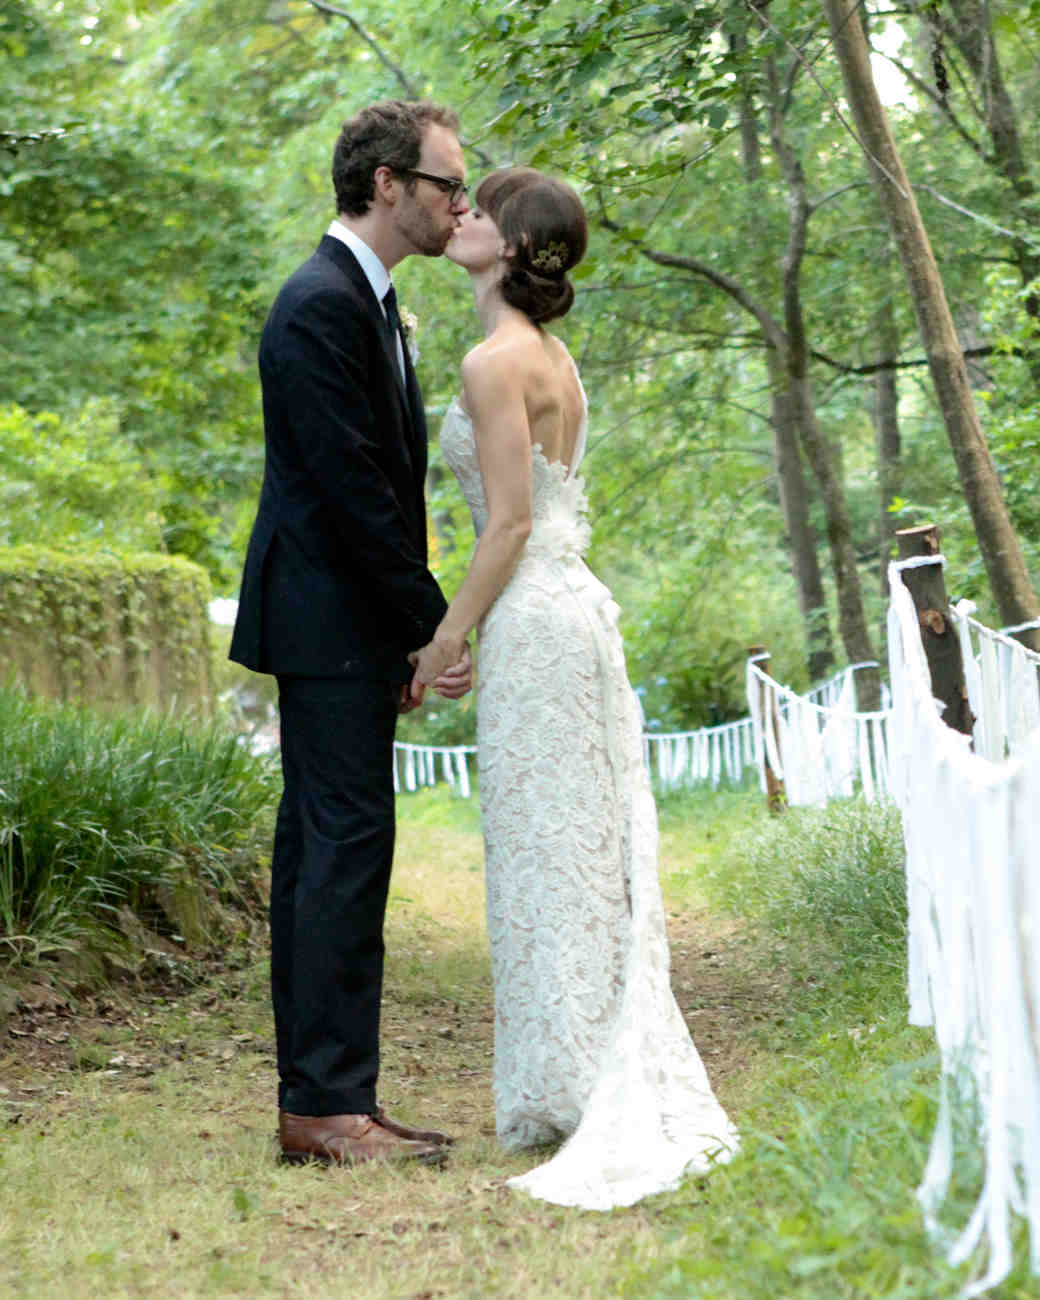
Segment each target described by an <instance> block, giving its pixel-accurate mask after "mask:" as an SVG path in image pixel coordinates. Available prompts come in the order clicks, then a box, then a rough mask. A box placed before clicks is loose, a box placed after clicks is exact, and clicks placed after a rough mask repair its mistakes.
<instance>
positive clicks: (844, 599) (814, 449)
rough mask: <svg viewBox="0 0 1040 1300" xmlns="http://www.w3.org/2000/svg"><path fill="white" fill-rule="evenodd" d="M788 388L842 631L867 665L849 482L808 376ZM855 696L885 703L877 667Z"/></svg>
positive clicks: (867, 704) (875, 704)
mask: <svg viewBox="0 0 1040 1300" xmlns="http://www.w3.org/2000/svg"><path fill="white" fill-rule="evenodd" d="M788 391H789V397H790V402H791V406H792V414H793V417H794V420H795V423H796V424H797V427H798V434H799V438H800V440H801V444H802V447H803V448H804V449H805V455H806V459H807V460H808V462H809V464H810V465H811V466H812V470H813V473H814V474H815V475H816V479H817V482H818V483H819V485H820V492H821V495H822V497H823V509H824V514H825V515H826V517H827V540H828V542H829V543H830V551H831V567H832V568H833V570H834V584H835V586H836V587H837V591H838V630H839V632H840V633H841V639H842V644H843V645H844V646H845V653H846V655H847V656H848V659H849V663H853V664H855V663H863V662H865V661H868V660H871V659H874V658H876V656H875V654H874V647H873V645H872V644H871V640H870V630H869V628H868V626H867V616H866V611H865V610H864V608H863V592H862V588H861V587H860V581H859V570H858V569H857V567H856V552H855V549H854V548H853V545H852V521H851V519H850V517H849V510H848V504H847V503H846V500H845V486H844V484H843V483H842V481H841V476H840V475H839V474H838V470H837V465H836V464H835V459H834V453H833V451H832V450H831V447H830V445H829V444H828V442H827V439H826V437H825V435H824V432H823V430H822V429H821V428H820V424H819V421H818V420H817V418H816V408H815V405H814V403H813V397H812V389H811V387H810V384H809V380H808V378H807V377H806V376H804V375H803V376H796V375H791V376H790V388H789V390H788ZM856 694H857V698H858V700H859V707H860V708H861V709H877V708H880V707H881V679H880V676H879V674H878V670H877V669H876V668H874V669H868V670H865V671H864V672H862V673H860V675H859V679H858V681H857V683H856Z"/></svg>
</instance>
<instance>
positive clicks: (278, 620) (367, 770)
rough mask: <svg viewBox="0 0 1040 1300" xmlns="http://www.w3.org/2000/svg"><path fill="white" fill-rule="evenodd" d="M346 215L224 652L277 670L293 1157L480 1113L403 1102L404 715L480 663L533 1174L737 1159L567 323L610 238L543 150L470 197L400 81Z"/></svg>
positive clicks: (298, 340) (442, 133)
mask: <svg viewBox="0 0 1040 1300" xmlns="http://www.w3.org/2000/svg"><path fill="white" fill-rule="evenodd" d="M332 181H333V187H334V191H335V200H336V209H337V216H336V218H335V219H334V220H333V221H332V223H331V225H330V226H329V228H328V231H327V232H326V234H325V235H324V237H323V238H322V240H321V242H320V244H319V245H318V248H317V250H316V251H315V253H314V255H313V256H312V257H310V258H309V259H308V260H307V261H306V262H304V264H303V265H302V266H301V267H300V268H299V269H298V270H297V271H295V272H294V273H293V274H292V275H291V276H290V277H289V279H288V280H287V281H286V283H285V284H284V285H283V286H282V289H281V291H280V292H279V294H278V296H277V298H276V299H275V302H274V305H273V307H272V308H271V312H270V315H269V317H268V319H267V323H266V325H265V326H264V330H263V335H262V338H261V342H260V354H259V363H260V378H261V384H262V391H263V412H264V433H265V446H266V461H265V469H264V478H263V486H262V488H261V491H260V500H259V505H258V509H257V515H256V521H255V523H254V526H253V531H252V535H251V538H250V542H249V548H248V553H247V556H246V562H245V570H244V574H243V578H242V590H241V599H240V601H239V609H238V618H237V622H236V625H235V631H234V636H233V639H232V644H231V652H230V653H231V658H232V659H235V660H237V661H238V662H239V663H242V664H244V665H246V666H247V667H248V668H251V669H253V670H255V671H257V672H264V673H273V674H274V675H275V677H276V678H277V681H278V698H279V711H280V717H281V755H282V769H283V776H284V792H283V794H282V799H281V802H280V805H279V809H278V819H277V825H276V829H275V840H274V851H273V857H272V866H271V877H272V879H271V907H270V922H271V992H272V1000H273V1005H274V1020H275V1031H276V1039H277V1055H278V1076H279V1085H278V1106H279V1136H280V1145H281V1153H282V1158H283V1159H284V1160H286V1161H289V1162H293V1163H295V1162H306V1161H321V1162H324V1163H336V1164H360V1163H364V1162H368V1161H395V1162H397V1161H416V1162H420V1163H423V1164H441V1163H443V1162H444V1161H445V1159H446V1158H447V1154H448V1151H449V1148H450V1146H451V1145H452V1143H453V1142H454V1139H453V1138H450V1137H448V1136H447V1135H445V1134H443V1133H438V1132H436V1131H433V1130H430V1129H420V1128H413V1127H411V1126H410V1125H407V1124H405V1123H402V1122H401V1121H400V1120H398V1119H395V1118H392V1117H391V1116H390V1115H389V1114H387V1112H386V1111H385V1110H384V1109H382V1107H381V1106H380V1105H379V1101H378V1097H377V1091H376V1084H377V1077H378V1071H379V1010H380V996H381V987H382V974H383V954H384V947H383V918H384V913H385V910H386V900H387V893H388V888H389V882H390V871H391V863H392V858H393V847H394V790H393V742H394V728H395V723H396V718H397V715H398V714H399V713H403V712H407V711H408V710H410V709H413V708H416V707H418V706H419V705H420V704H421V703H422V701H423V698H424V694H425V692H426V691H427V690H432V691H434V692H436V693H437V694H438V695H440V696H442V697H444V698H446V699H458V698H460V697H461V696H463V695H464V694H466V693H467V692H468V691H469V690H470V689H471V687H472V682H473V661H472V656H471V651H470V645H469V638H470V634H471V633H472V632H474V630H475V631H476V633H477V638H478V644H479V651H480V662H479V680H478V684H477V738H478V769H479V776H480V801H481V809H482V816H483V828H484V840H485V856H486V887H487V926H488V935H489V940H490V946H491V959H492V969H493V975H494V996H495V1058H494V1094H495V1110H496V1127H497V1133H498V1137H499V1140H500V1142H501V1143H502V1145H503V1146H504V1147H505V1148H507V1149H509V1150H516V1149H520V1148H525V1147H535V1146H542V1145H544V1144H546V1143H561V1142H562V1143H563V1145H562V1146H560V1147H559V1149H558V1150H557V1152H556V1154H555V1155H554V1156H553V1157H552V1158H551V1159H549V1160H548V1161H547V1162H544V1163H540V1164H539V1165H538V1166H537V1167H535V1168H534V1169H532V1170H531V1171H530V1172H528V1173H526V1174H523V1175H521V1176H519V1177H517V1178H513V1179H511V1180H510V1182H511V1184H513V1185H515V1186H518V1187H522V1188H525V1189H526V1190H527V1191H528V1192H530V1193H531V1194H532V1195H535V1196H538V1197H540V1198H542V1199H545V1200H549V1201H553V1202H556V1203H558V1204H563V1205H578V1206H584V1207H587V1208H591V1209H608V1208H610V1207H612V1206H616V1205H628V1204H631V1203H633V1202H634V1201H636V1200H639V1199H641V1198H642V1197H644V1196H647V1195H651V1194H652V1193H654V1192H658V1191H661V1190H663V1189H665V1188H667V1187H671V1186H674V1185H676V1183H677V1182H678V1180H679V1179H680V1178H681V1177H682V1175H683V1174H684V1173H685V1172H688V1171H689V1172H694V1171H695V1172H703V1171H704V1170H706V1169H707V1168H709V1167H710V1166H711V1165H712V1164H713V1163H714V1162H717V1161H722V1160H725V1159H728V1158H729V1157H730V1156H731V1155H732V1153H733V1152H734V1151H735V1149H736V1146H737V1136H736V1132H735V1130H734V1128H733V1126H732V1124H731V1123H730V1121H729V1119H728V1118H727V1116H726V1114H725V1112H724V1111H723V1109H722V1107H721V1106H720V1104H719V1102H718V1101H717V1100H716V1098H715V1096H714V1094H713V1092H712V1090H711V1086H710V1084H709V1082H708V1078H707V1075H706V1073H705V1070H704V1066H703V1064H702V1063H701V1059H700V1057H699V1055H698V1053H697V1049H696V1048H695V1046H694V1044H693V1042H692V1040H691V1038H690V1036H689V1033H688V1031H687V1029H686V1025H685V1022H684V1021H683V1019H682V1015H681V1013H680V1012H679V1009H678V1007H677V1006H676V1003H675V1000H674V998H673V996H672V993H671V988H670V983H669V973H668V947H667V938H666V935H665V923H664V912H663V907H662V902H661V893H660V887H659V883H658V876H657V818H656V810H655V807H654V801H653V796H652V793H651V789H650V783H649V778H648V775H647V772H646V769H645V766H644V763H643V753H642V716H641V711H640V708H639V704H638V701H637V699H636V696H635V694H634V692H633V691H632V689H631V687H630V685H629V682H628V677H627V673H626V669H625V659H624V651H623V647H622V642H621V638H620V635H619V633H618V629H617V615H618V608H617V606H616V605H615V603H614V602H613V600H612V599H611V596H610V592H609V591H608V590H607V589H606V587H604V586H603V584H602V583H600V582H599V581H598V580H597V579H596V578H595V577H593V575H592V573H591V572H590V571H589V569H588V568H587V567H586V565H585V562H584V560H583V558H582V557H583V554H584V551H585V549H586V546H587V544H588V539H589V526H588V523H587V520H586V512H587V500H586V496H585V489H584V484H583V481H582V479H581V478H579V477H578V468H579V465H580V463H581V459H582V455H583V453H584V450H585V445H586V438H587V430H588V407H587V402H586V396H585V391H584V389H583V387H582V383H581V379H580V377H579V375H578V371H577V368H576V366H575V364H574V362H573V360H572V359H571V356H570V354H569V353H568V351H567V349H566V347H565V346H564V345H563V343H561V342H560V340H559V339H557V338H556V337H554V335H553V334H552V333H551V332H549V330H548V329H547V328H546V325H547V324H548V323H549V322H550V321H552V320H555V319H558V318H560V317H562V316H563V315H564V314H565V313H566V312H567V311H568V310H569V309H570V307H571V305H572V303H573V300H574V290H573V287H572V285H571V283H570V280H569V276H568V273H569V272H570V271H572V270H573V268H574V267H575V266H576V265H577V264H578V263H579V261H580V260H581V258H582V257H583V255H584V253H585V249H586V242H587V223H586V217H585V212H584V210H583V208H582V204H581V201H580V199H579V198H578V195H577V194H576V193H575V191H574V189H573V188H572V187H571V186H570V185H568V184H566V183H565V182H563V181H562V180H559V179H556V178H553V177H550V176H547V175H544V174H543V173H541V172H538V171H535V170H533V169H531V168H526V167H509V168H505V169H503V170H500V171H495V172H492V173H491V174H490V175H489V176H488V177H486V178H485V179H484V180H483V181H482V183H481V184H480V186H479V187H478V188H477V190H476V193H475V195H474V201H473V203H472V204H471V203H470V200H469V197H468V192H467V186H466V166H465V161H464V158H463V151H462V146H461V144H460V141H459V137H458V120H457V118H456V116H455V114H454V113H453V112H452V111H451V110H450V109H447V108H445V107H443V106H440V105H437V104H433V103H429V102H418V103H405V102H401V101H387V102H383V103H378V104H374V105H372V106H370V107H368V108H366V109H364V110H363V111H362V112H360V113H358V114H357V115H356V116H355V117H353V118H351V119H350V120H349V121H347V122H346V123H345V124H344V125H343V128H342V130H341V132H340V135H339V138H338V139H337V141H336V144H335V148H334V151H333V158H332ZM442 254H443V255H445V256H446V257H448V258H449V259H450V260H451V261H452V262H454V263H455V264H456V265H457V266H459V267H460V268H461V269H462V270H464V271H465V272H466V273H467V274H468V275H469V279H470V284H471V286H472V289H473V295H474V302H475V306H476V317H477V322H478V323H479V326H480V328H481V330H482V332H483V339H482V341H480V342H479V343H477V344H476V346H475V347H473V349H472V350H471V351H470V352H468V353H467V355H466V356H465V358H464V359H463V361H462V366H461V381H460V386H459V396H458V397H457V398H456V399H455V400H454V401H453V402H452V404H451V406H450V408H449V410H448V414H447V417H446V419H445V422H444V426H443V428H442V430H441V435H440V441H441V449H442V451H443V454H444V456H445V459H446V460H447V461H448V463H449V465H450V466H451V468H452V470H453V471H454V473H455V474H456V476H457V477H458V480H459V483H460V485H461V488H462V491H463V493H464V494H465V497H466V499H467V502H468V504H469V507H470V510H471V512H472V515H473V522H474V526H475V530H476V534H477V538H478V540H477V544H476V547H475V549H474V552H473V556H472V559H471V561H470V565H469V569H468V572H467V574H466V576H465V579H464V581H463V582H462V584H461V586H460V587H459V589H458V591H456V592H455V594H454V596H453V597H452V599H451V601H450V603H449V602H448V601H447V600H446V599H445V597H444V595H443V593H442V592H441V590H440V588H439V586H438V584H437V582H436V579H435V578H434V577H433V575H432V573H431V572H430V569H429V567H428V562H427V540H426V538H427V525H426V509H425V502H424V481H425V475H426V464H427V433H426V421H425V415H424V410H423V402H422V397H421V394H420V391H419V385H418V382H417V380H416V376H415V371H414V369H413V367H412V361H411V358H410V356H409V350H408V348H407V346H406V345H405V339H404V336H403V331H402V328H401V320H400V314H399V311H398V307H397V300H396V294H395V291H394V287H393V284H392V282H391V278H390V272H391V271H392V270H393V269H394V267H395V266H397V265H398V264H399V263H400V262H401V261H403V259H404V258H406V257H411V256H414V255H420V256H426V257H438V256H441V255H442Z"/></svg>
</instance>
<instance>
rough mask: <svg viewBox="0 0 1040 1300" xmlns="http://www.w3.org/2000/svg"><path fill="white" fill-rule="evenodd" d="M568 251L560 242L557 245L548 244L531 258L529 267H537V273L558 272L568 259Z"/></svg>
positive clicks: (553, 243)
mask: <svg viewBox="0 0 1040 1300" xmlns="http://www.w3.org/2000/svg"><path fill="white" fill-rule="evenodd" d="M570 251H571V250H570V249H569V248H568V247H567V245H566V244H565V243H563V242H562V241H561V242H559V243H555V242H550V243H548V244H546V246H545V247H544V248H540V249H539V250H538V252H537V253H535V255H534V256H533V257H532V258H531V265H532V266H537V268H538V269H539V271H560V270H562V269H563V266H564V263H565V262H566V261H567V259H568V258H569V257H570Z"/></svg>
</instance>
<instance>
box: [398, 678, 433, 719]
mask: <svg viewBox="0 0 1040 1300" xmlns="http://www.w3.org/2000/svg"><path fill="white" fill-rule="evenodd" d="M412 685H414V683H408V682H405V684H404V685H403V686H402V687H401V693H400V695H399V696H398V697H397V712H398V713H411V711H412V710H413V709H417V708H418V707H419V705H420V704H422V702H423V694H424V693H425V691H426V687H425V686H422V687H421V690H420V693H419V697H418V699H415V698H414V697H413V695H412Z"/></svg>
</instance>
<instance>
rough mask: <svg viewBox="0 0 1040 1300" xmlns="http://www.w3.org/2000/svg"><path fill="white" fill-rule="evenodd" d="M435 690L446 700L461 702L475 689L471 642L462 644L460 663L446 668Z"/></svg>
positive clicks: (436, 682) (435, 683)
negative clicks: (468, 692) (467, 693)
mask: <svg viewBox="0 0 1040 1300" xmlns="http://www.w3.org/2000/svg"><path fill="white" fill-rule="evenodd" d="M433 689H434V690H435V691H436V692H437V694H438V695H439V696H440V697H441V699H444V700H460V699H462V697H463V696H464V695H465V694H466V692H467V691H471V690H472V689H473V655H472V653H471V651H470V648H469V642H468V641H464V642H463V644H462V654H461V655H460V656H459V661H458V663H454V664H452V665H451V666H450V667H449V668H446V669H445V670H444V672H443V673H441V674H440V676H439V677H438V678H437V680H436V681H435V682H434V683H433Z"/></svg>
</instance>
